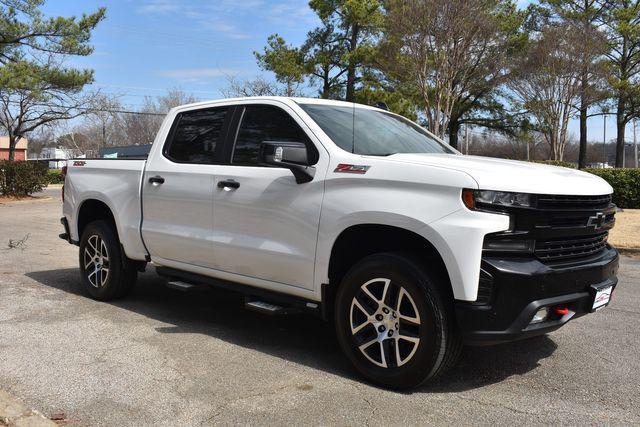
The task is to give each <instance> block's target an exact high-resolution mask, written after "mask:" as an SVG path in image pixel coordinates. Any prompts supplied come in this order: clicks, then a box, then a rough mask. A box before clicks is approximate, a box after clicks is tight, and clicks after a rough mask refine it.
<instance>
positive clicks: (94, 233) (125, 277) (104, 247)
mask: <svg viewBox="0 0 640 427" xmlns="http://www.w3.org/2000/svg"><path fill="white" fill-rule="evenodd" d="M80 273H81V275H82V283H83V287H84V289H85V291H86V292H87V293H88V294H89V295H90V296H91V297H92V298H94V299H97V300H100V301H107V300H111V299H114V298H120V297H122V296H124V295H126V294H127V293H128V292H129V291H130V290H131V288H133V286H134V284H135V282H136V279H137V277H138V272H137V270H136V269H135V266H134V265H133V262H131V260H129V259H128V258H127V257H126V255H125V254H124V253H123V252H122V249H121V247H120V242H119V241H118V237H117V234H116V232H115V231H114V229H113V227H112V226H111V225H110V224H109V223H107V222H105V221H94V222H92V223H90V224H89V225H87V226H86V228H85V229H84V232H83V233H82V238H81V239H80Z"/></svg>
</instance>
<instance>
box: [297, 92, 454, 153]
mask: <svg viewBox="0 0 640 427" xmlns="http://www.w3.org/2000/svg"><path fill="white" fill-rule="evenodd" d="M300 107H302V109H303V110H304V111H306V112H307V114H309V115H310V116H311V118H312V119H313V120H314V121H315V122H316V123H317V124H318V126H320V127H321V128H322V130H323V131H324V132H325V133H326V134H327V135H328V136H329V138H331V139H332V140H333V142H334V143H335V144H336V145H337V146H338V147H340V148H342V149H343V150H345V151H348V152H350V153H351V152H353V153H356V154H365V155H372V156H389V155H392V154H397V153H455V151H454V150H452V149H451V148H449V147H448V146H447V145H445V144H442V143H441V142H440V141H438V140H437V139H436V138H435V137H433V136H431V135H430V134H429V133H428V132H427V131H425V130H424V129H422V128H421V127H420V126H418V125H416V124H415V123H413V122H411V121H410V120H407V119H405V118H404V117H400V116H396V115H394V114H391V113H387V112H385V111H379V110H369V109H366V108H355V109H354V108H353V107H349V106H335V105H322V104H300ZM354 110H355V120H354Z"/></svg>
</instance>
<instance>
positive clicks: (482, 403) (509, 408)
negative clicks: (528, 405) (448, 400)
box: [457, 396, 540, 416]
mask: <svg viewBox="0 0 640 427" xmlns="http://www.w3.org/2000/svg"><path fill="white" fill-rule="evenodd" d="M457 397H458V399H461V400H466V401H469V402H473V403H478V404H480V405H482V406H490V407H493V408H495V407H499V408H503V409H506V410H508V411H511V412H513V413H515V414H521V415H536V416H539V415H540V413H538V412H532V411H523V410H521V409H518V408H514V407H512V406H509V405H504V404H502V403H499V402H485V401H483V400H480V399H474V398H472V397H464V396H457Z"/></svg>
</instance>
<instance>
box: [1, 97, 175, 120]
mask: <svg viewBox="0 0 640 427" xmlns="http://www.w3.org/2000/svg"><path fill="white" fill-rule="evenodd" d="M8 103H9V104H13V105H20V103H19V102H18V101H8ZM32 105H34V106H38V107H50V108H66V109H68V110H80V111H86V112H90V113H118V114H141V115H145V116H163V117H164V116H166V115H167V113H152V112H148V111H129V110H121V109H110V108H94V107H78V106H70V105H60V104H47V103H34V104H32Z"/></svg>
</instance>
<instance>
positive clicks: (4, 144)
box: [0, 136, 28, 160]
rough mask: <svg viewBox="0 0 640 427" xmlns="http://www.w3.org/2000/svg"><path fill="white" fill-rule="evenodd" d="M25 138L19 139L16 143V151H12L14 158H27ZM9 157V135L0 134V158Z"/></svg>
mask: <svg viewBox="0 0 640 427" xmlns="http://www.w3.org/2000/svg"><path fill="white" fill-rule="evenodd" d="M27 144H28V142H27V140H26V138H22V139H20V141H18V144H17V145H16V151H15V153H14V157H13V158H14V160H26V159H27ZM8 159H9V137H8V136H0V160H8Z"/></svg>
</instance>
